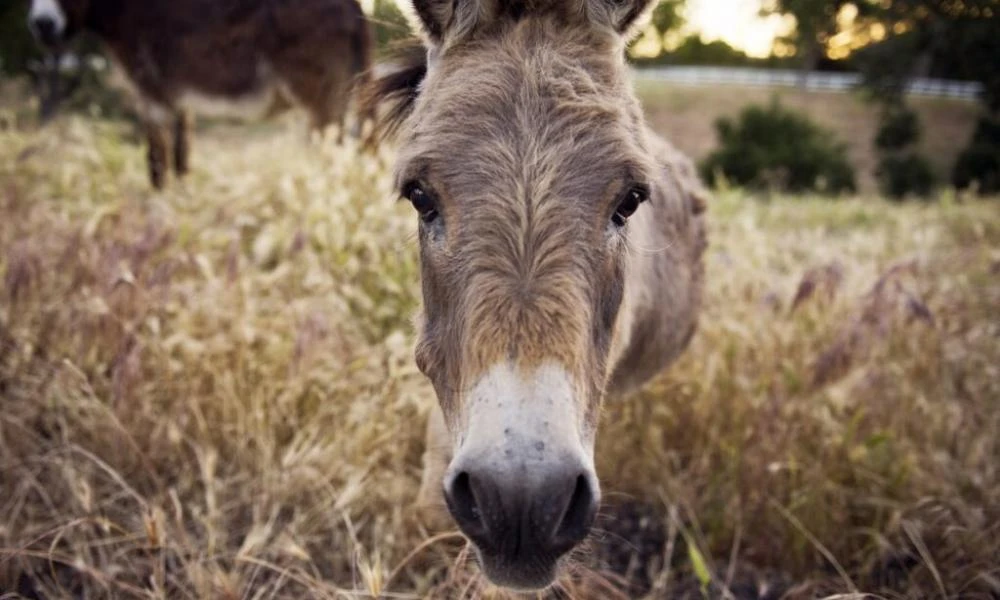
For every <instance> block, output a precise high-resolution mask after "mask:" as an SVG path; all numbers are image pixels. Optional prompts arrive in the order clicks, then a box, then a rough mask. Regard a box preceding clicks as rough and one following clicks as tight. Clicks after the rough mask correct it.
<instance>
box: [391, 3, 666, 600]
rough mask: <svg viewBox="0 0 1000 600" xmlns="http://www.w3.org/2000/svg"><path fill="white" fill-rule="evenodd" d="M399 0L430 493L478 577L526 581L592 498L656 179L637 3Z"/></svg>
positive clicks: (579, 521) (560, 549)
mask: <svg viewBox="0 0 1000 600" xmlns="http://www.w3.org/2000/svg"><path fill="white" fill-rule="evenodd" d="M413 4H414V9H415V11H414V12H415V14H416V17H417V19H418V20H419V22H420V24H421V27H422V30H423V34H424V41H425V45H426V46H427V54H426V57H427V60H426V65H425V66H424V67H425V68H426V72H425V73H424V72H423V71H419V72H417V71H411V72H410V73H409V75H413V74H414V73H417V76H415V77H413V76H408V75H406V74H403V75H397V76H395V82H396V84H398V85H399V87H407V86H408V88H409V90H410V91H412V93H410V94H405V95H406V98H407V99H406V101H405V102H404V103H405V104H407V107H406V109H405V110H397V111H396V112H395V113H394V114H395V116H396V117H398V118H399V119H400V122H399V125H400V129H399V133H400V136H399V137H400V140H399V141H400V147H401V150H400V157H399V162H398V165H397V182H398V186H399V190H400V194H401V195H402V196H403V197H404V198H406V199H408V200H409V201H410V202H412V204H413V206H414V208H415V209H416V210H417V212H418V213H419V220H420V224H419V239H420V256H421V264H422V271H423V273H422V275H423V276H422V280H423V296H424V314H423V319H422V327H421V333H420V337H419V341H418V347H417V351H416V358H417V364H418V365H419V367H420V369H421V370H422V371H423V372H424V373H425V374H426V375H427V376H428V377H429V378H430V379H431V381H432V382H433V384H434V387H435V389H436V392H437V395H438V398H439V400H440V404H441V408H442V410H443V413H444V415H445V420H446V421H447V424H448V428H449V430H450V432H451V434H452V442H453V448H454V459H453V461H452V463H451V465H450V467H449V469H448V472H447V474H446V476H445V480H444V482H443V484H444V491H445V497H446V500H447V503H448V506H449V509H450V511H451V513H452V515H453V516H454V518H455V520H456V521H457V523H458V525H459V526H460V528H461V529H462V531H463V532H464V533H465V534H466V535H467V536H468V537H469V538H470V539H471V540H472V541H473V542H474V543H475V545H476V547H477V549H478V552H479V556H480V559H481V564H482V566H483V568H484V571H485V573H486V574H487V576H488V577H489V578H490V579H491V580H492V581H493V582H495V583H497V584H501V585H506V586H509V587H515V588H521V589H534V588H540V587H544V586H547V585H549V584H550V583H551V582H552V581H553V578H554V575H555V572H556V565H557V562H558V559H559V558H560V557H561V556H562V555H564V554H565V553H566V552H567V551H569V550H570V549H571V548H573V547H574V546H575V545H576V544H577V543H579V542H580V541H581V540H582V539H583V538H584V537H585V536H586V534H587V532H588V530H589V528H590V526H591V523H592V522H593V520H594V516H595V513H596V510H597V506H598V500H599V497H600V492H599V488H598V481H597V477H596V475H595V472H594V459H593V457H594V434H595V428H596V425H597V419H598V413H599V407H600V403H601V399H602V396H603V393H604V388H605V384H606V382H607V379H608V375H609V368H610V365H609V351H610V349H611V346H612V342H613V340H614V338H615V329H616V322H617V317H618V312H619V306H620V304H621V302H622V298H623V294H624V279H625V271H626V268H627V263H628V261H629V255H628V251H627V248H628V243H629V218H630V217H631V216H632V215H633V213H635V212H636V211H642V210H643V207H642V204H643V202H644V201H645V200H646V199H647V196H648V195H649V193H650V180H651V177H650V176H651V172H652V171H651V169H652V168H653V167H652V166H651V163H650V158H649V156H648V152H647V151H646V148H645V146H646V143H647V142H646V139H645V134H644V133H643V132H644V127H643V124H642V119H641V116H640V111H639V107H638V104H637V102H636V100H635V98H634V96H633V95H632V92H631V89H630V85H629V81H628V76H627V69H626V64H625V61H624V47H625V43H626V41H627V40H626V38H627V36H628V34H629V31H630V30H631V29H632V28H633V25H634V24H635V21H636V20H637V18H638V17H639V16H640V14H641V13H642V12H643V11H644V9H645V8H646V7H647V5H648V4H650V0H515V1H501V0H415V1H414V3H413ZM387 81H392V77H390V78H389V79H388V80H387ZM387 85H390V86H391V85H392V84H391V83H390V84H387ZM381 91H382V93H383V94H386V93H391V92H392V91H393V90H391V89H386V88H383V89H382V90H381ZM395 91H400V90H399V89H398V88H397V90H395ZM397 108H398V107H397Z"/></svg>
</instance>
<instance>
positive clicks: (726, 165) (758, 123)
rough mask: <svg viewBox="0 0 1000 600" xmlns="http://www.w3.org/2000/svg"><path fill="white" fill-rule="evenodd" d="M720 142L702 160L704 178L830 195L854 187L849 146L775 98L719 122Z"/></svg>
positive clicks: (712, 180) (850, 189)
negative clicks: (848, 156) (764, 104)
mask: <svg viewBox="0 0 1000 600" xmlns="http://www.w3.org/2000/svg"><path fill="white" fill-rule="evenodd" d="M715 129H716V132H717V133H718V137H719V141H720V147H719V149H718V150H716V151H715V152H713V153H712V154H710V155H709V156H708V158H707V159H706V160H705V161H704V163H702V165H701V171H702V175H703V176H704V178H705V180H706V181H709V182H712V183H715V179H716V176H717V175H718V174H721V175H722V176H723V177H725V179H727V180H728V181H731V182H733V183H735V184H738V185H745V186H749V187H756V188H769V189H779V190H781V191H788V192H804V191H819V192H825V193H829V194H838V193H841V192H850V191H854V190H855V189H856V187H855V183H854V170H853V169H852V168H851V165H850V164H849V163H848V162H847V151H846V147H845V146H844V145H843V144H841V143H839V142H837V141H836V140H835V139H834V138H833V135H832V134H831V133H830V132H828V131H826V130H824V129H822V128H820V127H819V126H817V125H815V124H814V123H813V122H811V121H810V120H809V119H808V118H807V117H805V116H804V115H802V114H799V113H796V112H794V111H791V110H788V109H785V108H783V107H782V106H780V105H779V104H778V102H777V101H776V100H775V101H772V102H771V104H770V105H769V106H766V107H764V106H748V107H746V108H744V109H743V111H742V112H741V113H740V115H739V117H738V118H737V119H736V121H733V120H731V119H728V118H722V119H719V120H718V121H716V122H715Z"/></svg>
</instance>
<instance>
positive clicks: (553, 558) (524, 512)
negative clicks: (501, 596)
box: [444, 456, 599, 589]
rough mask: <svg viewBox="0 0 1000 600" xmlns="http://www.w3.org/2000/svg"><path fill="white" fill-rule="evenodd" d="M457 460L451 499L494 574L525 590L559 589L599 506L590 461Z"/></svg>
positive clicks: (448, 482)
mask: <svg viewBox="0 0 1000 600" xmlns="http://www.w3.org/2000/svg"><path fill="white" fill-rule="evenodd" d="M482 458H483V459H485V460H471V461H456V464H454V465H453V466H452V469H451V472H450V475H449V476H448V477H447V478H446V479H445V487H444V491H445V499H446V500H447V503H448V508H449V510H450V511H451V514H452V516H453V517H454V518H455V521H456V522H457V523H458V526H459V528H461V530H462V532H463V533H465V535H466V536H468V537H469V539H471V540H472V541H473V542H474V543H475V544H476V547H477V548H478V549H479V553H480V558H481V559H482V565H483V568H484V570H485V571H486V575H487V576H488V577H489V578H490V579H491V580H492V581H493V582H494V583H497V584H500V585H506V586H508V587H515V588H519V589H538V588H542V587H545V586H547V585H549V584H551V583H552V580H553V579H554V577H555V571H556V563H557V561H558V559H559V557H560V556H562V555H563V554H565V553H566V552H568V551H569V550H570V549H572V548H573V546H575V545H576V544H578V543H579V542H580V541H581V540H583V538H584V537H586V535H587V533H588V531H589V530H590V526H591V524H592V523H593V521H594V516H595V514H596V513H597V505H598V495H599V492H598V488H597V480H596V477H595V476H594V473H593V471H592V470H591V469H589V468H587V467H585V466H584V465H583V464H582V463H580V462H578V461H576V460H573V459H567V460H564V461H551V462H549V461H537V462H534V461H525V462H522V461H510V460H508V461H492V460H489V459H490V457H489V456H483V457H482Z"/></svg>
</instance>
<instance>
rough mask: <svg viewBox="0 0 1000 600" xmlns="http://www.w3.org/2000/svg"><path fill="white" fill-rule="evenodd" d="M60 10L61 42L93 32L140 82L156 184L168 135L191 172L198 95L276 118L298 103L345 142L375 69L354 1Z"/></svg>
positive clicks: (208, 1)
mask: <svg viewBox="0 0 1000 600" xmlns="http://www.w3.org/2000/svg"><path fill="white" fill-rule="evenodd" d="M59 3H60V5H61V7H62V9H63V11H64V12H65V13H66V17H67V27H66V30H65V32H63V36H62V37H63V38H66V37H68V36H71V35H73V34H74V33H75V32H76V31H79V30H88V31H90V32H92V33H94V34H96V35H97V36H98V37H100V38H101V39H102V40H103V41H104V42H105V44H106V45H107V47H108V49H109V51H110V53H111V55H112V56H113V58H114V59H115V61H116V62H117V63H118V64H119V65H120V66H121V67H123V70H124V72H125V74H126V75H127V77H128V78H129V80H130V82H131V83H132V84H133V85H134V87H135V91H136V92H137V96H138V105H139V106H138V108H139V112H140V117H141V118H142V120H143V123H144V126H145V129H146V133H147V138H148V141H149V176H150V181H151V182H152V184H153V185H154V186H156V187H161V186H162V185H163V183H164V177H165V175H166V171H167V168H168V162H169V161H168V155H169V150H168V148H169V146H170V143H169V142H170V140H171V138H172V139H173V161H172V162H173V164H174V169H175V171H176V173H177V174H178V175H183V174H184V173H185V172H186V171H187V169H188V166H189V158H188V154H189V146H190V142H189V140H188V137H189V130H190V119H189V117H188V115H187V110H186V107H187V106H188V104H191V102H189V101H190V100H192V99H193V97H195V96H197V97H201V98H205V99H208V100H222V101H225V102H229V103H243V104H254V105H256V106H255V108H256V109H260V110H255V111H254V112H268V113H270V114H273V113H274V112H277V111H279V110H283V109H285V108H287V107H288V106H292V105H294V106H301V107H302V108H304V109H305V110H306V111H308V113H309V115H310V117H311V121H312V125H313V126H314V127H315V128H317V129H323V128H325V127H326V126H327V125H330V124H338V125H340V129H341V135H342V134H343V128H344V118H345V114H346V111H347V106H348V103H349V100H350V92H351V88H352V86H353V85H354V81H355V79H356V78H357V77H363V78H367V77H368V73H369V71H370V68H371V52H372V39H371V32H370V28H369V26H368V24H367V22H366V20H365V18H364V15H363V13H362V12H361V8H360V7H359V6H358V4H357V2H356V1H355V0H238V1H226V2H221V1H219V0H143V1H141V2H139V1H131V0H59ZM201 103H202V104H205V103H204V102H201ZM195 108H196V109H197V106H196V107H195Z"/></svg>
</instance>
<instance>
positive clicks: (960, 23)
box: [855, 0, 1000, 192]
mask: <svg viewBox="0 0 1000 600" xmlns="http://www.w3.org/2000/svg"><path fill="white" fill-rule="evenodd" d="M873 18H874V19H876V20H877V21H878V22H879V23H880V24H882V26H883V28H884V30H885V31H887V32H889V35H888V37H887V38H886V39H885V40H883V41H881V42H879V43H877V44H872V45H870V46H868V47H866V48H863V49H862V50H861V51H859V52H858V53H857V57H856V59H855V62H856V64H857V65H858V67H859V68H860V70H861V71H862V74H863V77H864V84H865V86H866V87H867V88H868V90H869V91H870V93H871V95H872V97H873V98H874V99H875V100H876V101H878V102H880V103H881V104H882V105H883V115H884V119H885V120H886V121H887V120H888V119H890V118H892V115H894V114H899V112H900V110H904V107H905V101H906V99H905V91H906V84H907V82H908V81H909V79H910V78H912V77H915V76H932V77H942V78H950V79H970V80H975V81H979V82H980V83H982V85H983V92H982V96H981V101H982V104H983V108H984V113H985V114H984V116H983V118H982V119H981V120H980V122H979V125H978V127H977V129H976V133H975V134H974V135H973V138H972V140H971V141H970V145H969V148H968V149H967V150H966V151H965V152H963V154H962V156H961V157H960V158H959V161H958V163H956V165H955V170H954V171H953V173H952V182H953V183H954V184H955V185H956V186H959V187H964V186H967V185H971V184H973V183H976V184H978V185H979V186H980V187H979V189H980V190H981V191H983V192H986V191H989V190H991V189H994V188H995V186H996V185H997V184H996V182H997V181H998V180H1000V173H998V170H1000V166H998V162H1000V161H998V160H997V158H996V157H995V156H993V153H994V152H996V148H997V147H998V146H997V145H994V143H993V142H990V140H993V139H994V137H995V136H994V135H993V134H991V133H990V132H992V131H995V128H996V127H998V123H1000V114H998V113H1000V7H998V6H997V5H996V3H995V0H885V1H884V2H883V3H882V4H881V5H880V8H879V10H878V11H877V13H875V14H874V15H873ZM884 127H885V126H884ZM884 127H883V128H884ZM889 162H892V161H889ZM897 162H898V161H897ZM886 164H889V163H886ZM899 164H902V163H899ZM908 170H909V171H910V172H915V171H913V170H910V169H908ZM887 172H888V171H887V170H886V169H882V173H883V174H884V173H887Z"/></svg>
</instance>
